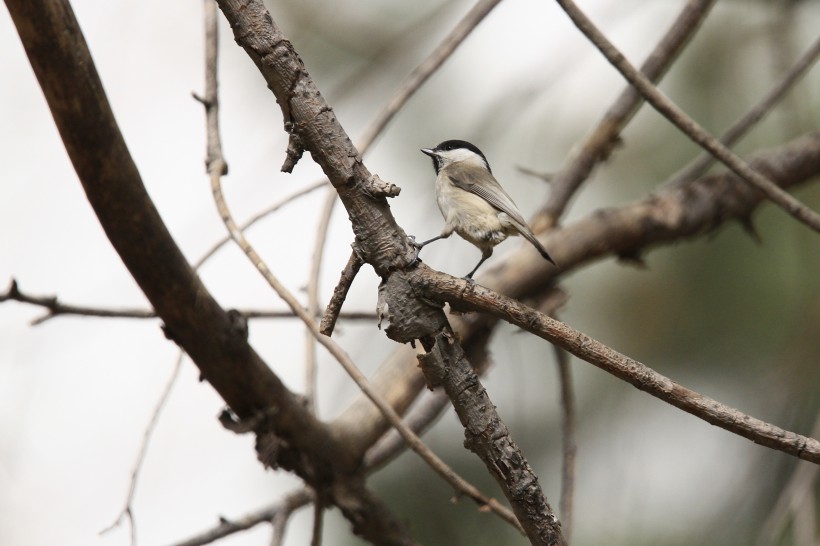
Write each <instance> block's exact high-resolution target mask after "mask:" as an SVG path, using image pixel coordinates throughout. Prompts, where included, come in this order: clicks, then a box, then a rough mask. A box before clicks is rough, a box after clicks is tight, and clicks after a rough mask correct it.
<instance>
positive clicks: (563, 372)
mask: <svg viewBox="0 0 820 546" xmlns="http://www.w3.org/2000/svg"><path fill="white" fill-rule="evenodd" d="M553 349H554V351H555V360H556V362H557V363H558V379H559V381H560V384H561V409H562V415H563V419H562V423H561V428H562V429H563V433H564V450H563V451H564V453H563V460H562V464H561V501H560V503H559V508H560V512H561V528H562V529H563V531H564V539H565V540H566V541H567V544H571V543H572V541H571V539H572V513H573V502H574V499H575V460H576V453H577V451H578V443H577V440H576V438H577V434H576V426H575V395H574V393H573V391H572V370H571V368H570V364H569V354H568V353H567V352H566V351H565V350H564V349H562V348H561V347H559V346H558V345H553Z"/></svg>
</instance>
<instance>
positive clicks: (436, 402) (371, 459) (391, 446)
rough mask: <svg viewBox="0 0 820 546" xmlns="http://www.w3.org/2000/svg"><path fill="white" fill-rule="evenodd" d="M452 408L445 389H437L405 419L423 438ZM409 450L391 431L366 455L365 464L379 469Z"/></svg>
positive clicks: (397, 434) (399, 437)
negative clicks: (405, 450) (447, 410)
mask: <svg viewBox="0 0 820 546" xmlns="http://www.w3.org/2000/svg"><path fill="white" fill-rule="evenodd" d="M449 407H450V399H449V398H448V397H447V393H446V392H444V389H437V390H435V391H434V392H432V393H429V395H428V396H427V397H426V398H423V399H422V400H421V401H420V402H418V405H417V407H415V408H413V410H412V412H411V413H410V414H409V415H408V416H407V417H405V419H404V422H405V424H406V425H407V426H408V427H410V430H412V431H413V432H415V433H416V434H417V435H419V436H421V435H422V434H424V433H425V432H427V430H428V429H429V428H430V427H432V426H433V425H434V424H435V423H436V421H437V420H438V419H439V418H440V417H441V416H442V415H443V413H444V410H445V409H447V408H449ZM406 448H407V442H405V441H404V438H403V437H402V436H401V434H399V433H398V432H396V431H395V429H390V431H388V433H386V434H385V435H384V436H382V437H381V439H380V440H379V441H378V442H376V443H375V444H373V447H371V448H370V449H369V450H368V451H367V453H366V454H365V457H364V461H363V464H364V466H365V467H366V468H367V469H377V468H380V467H382V466H384V465H385V464H387V462H389V461H390V460H392V459H393V458H394V457H395V456H396V455H398V454H399V453H401V452H402V451H403V450H404V449H406Z"/></svg>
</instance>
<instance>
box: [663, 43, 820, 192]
mask: <svg viewBox="0 0 820 546" xmlns="http://www.w3.org/2000/svg"><path fill="white" fill-rule="evenodd" d="M818 56H820V38H818V39H817V40H816V41H815V42H814V43H813V44H812V45H811V46H810V47H809V49H807V50H806V52H805V53H803V55H801V56H800V58H799V59H797V62H795V63H794V65H793V66H792V67H791V68H789V70H787V71H786V73H785V74H783V77H781V78H780V79H779V80H778V81H777V82H776V83H775V84H774V86H773V87H772V88H771V89H770V90H769V92H768V93H767V94H766V96H764V97H763V98H762V99H761V100H760V102H758V103H757V104H756V105H754V107H752V109H751V110H749V111H748V112H746V114H744V115H743V117H741V118H740V119H739V120H737V121H736V122H735V123H734V125H732V126H731V127H729V129H728V130H727V131H726V132H725V133H723V134H722V135H721V137H720V142H721V143H722V144H723V145H724V146H732V145H733V144H734V143H736V142H737V141H738V140H740V139H741V138H742V137H743V136H744V135H745V134H746V133H747V132H748V131H749V130H750V129H751V128H752V127H754V126H755V124H757V122H758V121H760V120H761V119H763V117H764V116H766V114H768V113H769V111H771V110H772V108H774V107H775V106H777V104H778V103H779V102H780V101H781V100H782V99H783V97H784V96H785V95H786V93H788V92H789V91H790V90H791V88H792V87H793V86H794V84H795V83H797V82H798V81H800V79H801V78H802V77H803V76H804V75H805V74H806V73H807V72H808V70H809V68H811V67H812V65H814V63H815V62H816V61H817V58H818ZM714 163H715V158H714V156H712V155H711V154H708V153H703V154H701V155H700V156H699V157H697V158H695V159H694V160H692V161H691V162H690V163H689V164H688V165H686V166H685V167H684V168H683V169H681V170H680V171H678V172H677V173H675V174H674V175H673V176H672V177H671V178H670V179H669V180H668V181H667V182H665V183H664V185H665V186H669V187H677V186H681V185H683V184H686V183H687V182H690V181H692V180H694V179H695V178H697V177H699V176H701V175H702V174H703V173H705V172H706V171H707V170H708V169H709V167H711V166H712V165H713V164H714Z"/></svg>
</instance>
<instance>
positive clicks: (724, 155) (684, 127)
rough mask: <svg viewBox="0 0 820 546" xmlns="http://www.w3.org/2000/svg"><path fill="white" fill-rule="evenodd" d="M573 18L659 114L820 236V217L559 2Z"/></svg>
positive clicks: (567, 3)
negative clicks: (658, 86) (679, 104)
mask: <svg viewBox="0 0 820 546" xmlns="http://www.w3.org/2000/svg"><path fill="white" fill-rule="evenodd" d="M556 1H557V2H558V3H559V4H560V5H561V7H562V8H563V9H564V11H565V12H566V13H567V15H569V17H570V18H571V19H572V21H573V22H574V23H575V25H576V26H577V27H578V28H579V29H580V30H581V32H583V33H584V35H585V36H586V37H587V38H589V40H590V41H591V42H592V43H593V44H594V45H595V46H596V47H597V48H598V49H599V50H600V51H601V53H603V55H604V56H605V57H606V58H607V60H608V61H609V62H610V63H611V64H612V65H613V66H614V67H615V68H617V69H618V71H619V72H621V74H623V76H624V78H626V79H627V81H629V83H631V84H632V85H633V86H635V88H636V89H637V90H638V91H639V92H640V93H641V95H643V96H644V98H645V99H646V100H647V102H649V103H650V104H651V105H652V106H653V107H654V108H655V109H656V110H657V111H658V112H660V113H661V114H663V116H664V117H666V119H668V120H669V121H670V122H672V123H673V124H674V125H675V126H676V127H677V128H678V129H680V130H681V132H683V133H684V134H685V135H686V136H688V137H689V138H690V139H691V140H692V141H694V142H695V143H697V144H699V145H700V146H702V147H703V148H704V149H706V150H707V151H708V152H709V153H711V154H712V155H713V156H714V157H715V158H716V159H718V160H719V161H721V162H722V163H724V164H725V165H726V166H727V167H729V168H730V169H731V170H732V171H733V172H735V173H736V174H737V175H738V176H740V177H741V178H742V179H743V180H745V181H746V182H748V183H749V184H751V185H752V186H753V187H755V188H757V189H758V190H760V191H761V192H763V194H765V195H766V197H768V198H769V199H770V200H771V201H772V202H774V203H776V204H777V205H778V206H780V207H781V208H783V210H785V211H786V212H788V213H789V214H791V215H792V216H793V217H794V218H796V219H797V220H799V221H800V222H802V223H804V224H805V225H807V226H809V227H810V228H812V229H813V230H815V231H817V232H820V214H817V213H816V212H814V211H813V210H811V209H810V208H808V207H806V206H805V205H804V204H803V203H801V202H800V201H798V200H797V199H795V198H794V197H793V196H791V195H790V194H788V193H786V192H785V191H783V190H782V189H780V188H779V187H778V186H777V185H776V184H774V183H773V182H772V181H771V180H769V179H768V178H766V177H765V176H763V175H761V174H760V173H758V172H756V171H755V170H754V169H752V168H751V167H750V166H749V165H748V164H747V163H746V162H745V161H743V159H741V158H740V157H739V156H737V155H736V154H735V153H734V152H732V151H731V150H730V149H728V148H727V147H726V146H724V145H723V144H721V143H720V142H719V141H718V140H717V139H716V138H715V137H713V136H712V135H710V134H709V133H708V132H707V131H706V130H705V129H704V128H703V127H701V126H700V125H699V124H698V123H697V122H696V121H695V120H693V119H692V118H691V117H689V116H688V115H686V113H685V112H684V111H683V110H681V109H680V108H679V107H678V106H677V105H675V103H674V102H672V101H671V100H670V99H669V98H668V97H667V96H666V95H664V94H663V93H661V92H660V91H659V90H658V88H657V87H655V86H654V85H653V84H652V82H651V81H649V79H647V78H646V76H644V75H643V74H641V73H640V72H639V71H638V70H637V69H636V68H635V67H634V66H632V64H631V63H630V62H629V61H628V60H627V59H626V57H624V56H623V54H622V53H621V52H620V51H618V49H617V48H616V47H615V46H614V45H613V44H612V42H610V41H609V40H608V39H607V38H606V36H604V35H603V33H602V32H601V31H600V30H599V29H598V28H597V27H596V26H595V25H594V24H593V23H592V21H591V20H590V19H589V18H588V17H587V16H586V15H585V14H584V13H583V12H582V11H581V10H580V9H579V8H578V6H577V5H576V4H575V2H573V0H556Z"/></svg>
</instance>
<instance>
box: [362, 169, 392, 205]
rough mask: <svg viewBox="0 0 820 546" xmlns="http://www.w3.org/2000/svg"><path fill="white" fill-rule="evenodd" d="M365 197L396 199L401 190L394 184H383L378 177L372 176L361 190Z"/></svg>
mask: <svg viewBox="0 0 820 546" xmlns="http://www.w3.org/2000/svg"><path fill="white" fill-rule="evenodd" d="M362 189H363V190H364V192H365V193H367V195H369V196H370V197H372V198H374V199H377V198H380V197H398V195H399V194H400V193H401V188H400V187H398V186H397V185H395V184H390V183H388V182H385V181H384V180H382V179H381V178H379V176H378V175H376V174H374V175H373V176H371V177H370V179H369V180H368V181H367V184H366V185H365V186H363V188H362Z"/></svg>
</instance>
